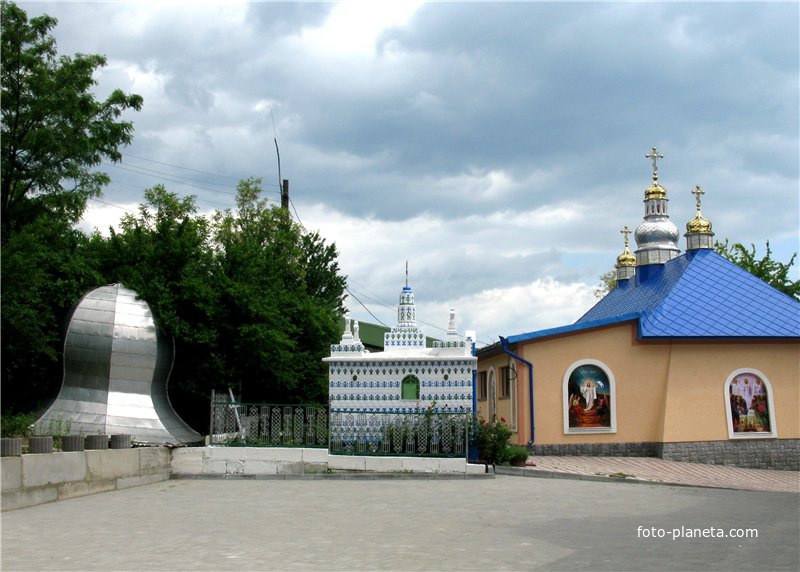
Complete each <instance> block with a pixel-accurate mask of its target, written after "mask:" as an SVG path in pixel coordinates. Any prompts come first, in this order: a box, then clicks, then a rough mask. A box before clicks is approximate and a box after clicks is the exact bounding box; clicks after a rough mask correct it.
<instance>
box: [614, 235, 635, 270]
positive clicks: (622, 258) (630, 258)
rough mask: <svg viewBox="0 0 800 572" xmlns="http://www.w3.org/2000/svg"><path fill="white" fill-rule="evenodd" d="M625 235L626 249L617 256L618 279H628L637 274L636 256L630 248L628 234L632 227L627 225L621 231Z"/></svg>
mask: <svg viewBox="0 0 800 572" xmlns="http://www.w3.org/2000/svg"><path fill="white" fill-rule="evenodd" d="M620 232H621V233H622V234H623V235H624V236H625V250H624V251H623V252H622V254H620V255H619V256H617V265H616V269H617V280H618V281H619V280H627V279H628V278H631V277H632V276H633V275H634V274H636V257H635V256H634V255H633V253H632V252H631V251H630V250H628V235H629V234H630V233H631V231H630V229H629V228H628V227H627V226H625V227H624V228H623V229H622V230H621V231H620Z"/></svg>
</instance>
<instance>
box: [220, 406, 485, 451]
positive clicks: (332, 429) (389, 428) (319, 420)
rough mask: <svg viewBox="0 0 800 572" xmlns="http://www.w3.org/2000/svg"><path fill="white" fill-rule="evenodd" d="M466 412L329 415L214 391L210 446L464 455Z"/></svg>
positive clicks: (319, 409) (344, 412)
mask: <svg viewBox="0 0 800 572" xmlns="http://www.w3.org/2000/svg"><path fill="white" fill-rule="evenodd" d="M472 423H473V417H472V414H471V413H446V412H436V411H430V410H428V411H420V412H418V413H416V412H415V413H369V412H364V411H355V410H336V411H332V412H329V411H328V407H327V406H326V405H274V404H269V403H240V402H237V401H233V400H232V399H231V398H229V397H228V396H226V395H225V394H221V393H215V394H213V395H212V401H211V424H210V435H211V437H210V443H211V444H212V445H226V446H250V447H317V448H325V447H327V448H328V451H329V452H330V453H331V454H335V455H386V456H414V457H466V456H467V451H468V446H469V437H470V429H471V427H472Z"/></svg>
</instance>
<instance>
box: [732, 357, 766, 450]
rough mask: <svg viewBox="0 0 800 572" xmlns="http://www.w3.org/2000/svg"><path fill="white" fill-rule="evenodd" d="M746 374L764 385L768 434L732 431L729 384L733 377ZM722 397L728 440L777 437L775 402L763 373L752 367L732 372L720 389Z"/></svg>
mask: <svg viewBox="0 0 800 572" xmlns="http://www.w3.org/2000/svg"><path fill="white" fill-rule="evenodd" d="M746 373H748V374H752V375H754V376H758V377H759V378H761V381H763V382H764V385H765V386H766V388H767V405H768V406H769V427H770V432H769V433H756V432H748V433H735V432H734V431H733V416H732V415H731V400H730V387H731V382H733V379H734V378H735V377H738V376H740V375H742V374H746ZM722 396H723V398H724V401H725V417H726V419H727V422H728V439H775V438H776V437H777V436H778V420H777V415H776V411H775V402H774V399H773V397H772V384H771V383H770V382H769V379H767V376H766V375H764V374H763V372H761V371H759V370H757V369H756V368H754V367H742V368H739V369H737V370H735V371H733V372H732V373H731V374H730V375H729V376H728V379H726V380H725V385H724V386H723V388H722Z"/></svg>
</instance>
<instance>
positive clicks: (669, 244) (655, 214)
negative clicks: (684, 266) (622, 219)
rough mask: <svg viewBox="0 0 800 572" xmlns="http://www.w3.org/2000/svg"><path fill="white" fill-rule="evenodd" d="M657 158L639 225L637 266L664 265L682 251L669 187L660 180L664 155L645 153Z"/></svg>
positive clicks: (650, 157) (654, 159)
mask: <svg viewBox="0 0 800 572" xmlns="http://www.w3.org/2000/svg"><path fill="white" fill-rule="evenodd" d="M645 157H647V158H648V159H652V160H653V184H652V185H650V186H649V187H648V188H647V189H645V191H644V220H643V221H642V223H641V224H640V225H639V226H638V227H637V228H636V232H635V233H634V238H635V239H636V245H637V246H638V248H637V249H636V266H647V265H650V264H664V263H665V262H667V261H669V260H672V259H673V258H675V257H676V256H678V255H679V254H680V250H679V249H678V227H676V226H675V224H673V222H672V221H671V220H669V213H668V211H667V205H668V203H669V199H667V189H665V188H664V187H662V186H661V185H660V184H659V182H658V163H657V161H658V159H663V158H664V155H663V154H661V153H658V152H657V151H656V148H655V147H653V152H652V153H648V154H646V155H645Z"/></svg>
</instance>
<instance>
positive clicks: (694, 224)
mask: <svg viewBox="0 0 800 572" xmlns="http://www.w3.org/2000/svg"><path fill="white" fill-rule="evenodd" d="M692 194H693V195H694V196H695V200H696V208H697V211H696V212H695V214H694V218H693V219H692V220H690V221H689V222H687V223H686V234H685V235H684V236H685V237H686V250H698V249H701V248H713V247H714V233H713V232H712V231H711V221H710V220H708V219H707V218H705V217H704V216H703V215H702V214H701V213H700V197H702V196H703V195H704V194H705V191H704V190H703V189H701V188H700V185H695V187H694V190H693V191H692Z"/></svg>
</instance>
